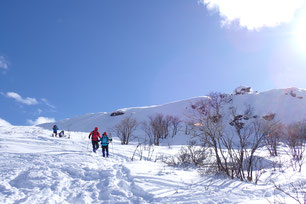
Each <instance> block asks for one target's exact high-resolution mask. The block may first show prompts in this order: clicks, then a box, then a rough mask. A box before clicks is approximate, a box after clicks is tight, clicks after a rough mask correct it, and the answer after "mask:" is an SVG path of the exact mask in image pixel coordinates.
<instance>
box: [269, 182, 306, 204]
mask: <svg viewBox="0 0 306 204" xmlns="http://www.w3.org/2000/svg"><path fill="white" fill-rule="evenodd" d="M271 182H272V184H273V186H274V188H275V191H274V196H275V197H274V203H286V199H285V197H284V195H286V196H288V197H290V198H292V199H293V200H294V201H296V202H297V203H300V204H303V203H305V201H306V191H305V188H304V187H305V182H303V181H297V182H292V183H290V184H289V185H287V186H281V185H280V184H276V183H275V182H274V181H271ZM276 191H279V192H281V193H282V194H276Z"/></svg>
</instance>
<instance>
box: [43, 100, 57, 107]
mask: <svg viewBox="0 0 306 204" xmlns="http://www.w3.org/2000/svg"><path fill="white" fill-rule="evenodd" d="M41 101H42V102H43V103H44V104H46V105H47V106H49V107H50V108H52V109H55V106H54V105H52V104H50V103H49V101H48V100H47V99H45V98H42V99H41Z"/></svg>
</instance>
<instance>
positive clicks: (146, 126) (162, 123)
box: [142, 113, 179, 145]
mask: <svg viewBox="0 0 306 204" xmlns="http://www.w3.org/2000/svg"><path fill="white" fill-rule="evenodd" d="M173 124H175V125H176V126H175V127H174V129H172V130H174V131H176V132H177V131H178V125H179V122H178V120H177V119H176V118H175V117H173V116H166V117H165V116H164V115H163V114H161V113H158V114H156V115H155V116H149V120H148V121H145V122H143V125H142V129H143V130H144V132H145V134H146V135H147V136H148V137H149V140H150V143H152V144H154V145H159V141H160V139H165V138H167V137H168V136H169V134H170V131H171V130H170V127H171V125H173ZM172 134H173V133H172Z"/></svg>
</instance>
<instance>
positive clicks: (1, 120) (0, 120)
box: [0, 118, 11, 127]
mask: <svg viewBox="0 0 306 204" xmlns="http://www.w3.org/2000/svg"><path fill="white" fill-rule="evenodd" d="M1 126H2V127H3V126H4V127H6V126H11V124H10V123H9V122H7V121H5V120H3V119H1V118H0V127H1Z"/></svg>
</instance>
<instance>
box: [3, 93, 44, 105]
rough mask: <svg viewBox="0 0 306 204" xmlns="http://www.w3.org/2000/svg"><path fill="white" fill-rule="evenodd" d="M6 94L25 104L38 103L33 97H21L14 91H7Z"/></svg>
mask: <svg viewBox="0 0 306 204" xmlns="http://www.w3.org/2000/svg"><path fill="white" fill-rule="evenodd" d="M6 96H7V97H9V98H13V99H15V100H16V101H18V102H20V103H23V104H26V105H36V104H38V101H37V100H36V99H35V98H29V97H27V98H22V97H21V96H20V95H19V94H18V93H15V92H7V93H6Z"/></svg>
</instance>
